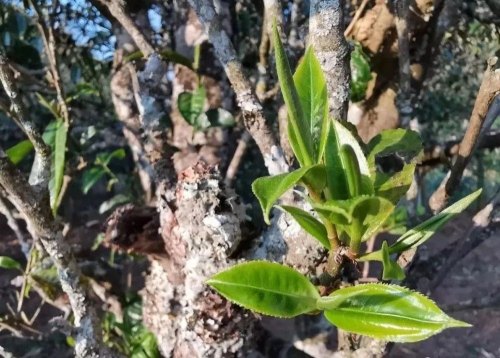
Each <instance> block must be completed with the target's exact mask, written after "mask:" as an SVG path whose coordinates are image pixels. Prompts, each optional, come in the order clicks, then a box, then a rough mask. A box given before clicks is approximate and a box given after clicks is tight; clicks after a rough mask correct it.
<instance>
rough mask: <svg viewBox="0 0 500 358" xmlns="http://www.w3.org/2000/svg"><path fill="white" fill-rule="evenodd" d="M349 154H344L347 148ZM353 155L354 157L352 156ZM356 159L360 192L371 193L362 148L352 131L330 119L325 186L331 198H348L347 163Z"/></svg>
mask: <svg viewBox="0 0 500 358" xmlns="http://www.w3.org/2000/svg"><path fill="white" fill-rule="evenodd" d="M346 147H350V148H351V149H352V151H351V150H348V151H349V153H350V154H351V155H349V156H348V155H346V153H347V150H346V149H342V148H346ZM354 157H355V158H354ZM353 160H356V161H357V166H358V167H359V173H360V180H359V181H360V184H359V192H360V194H372V193H373V184H372V182H371V180H370V170H369V169H368V163H367V161H366V158H365V155H364V154H363V150H362V149H361V147H360V145H359V143H358V141H357V140H356V138H355V137H354V136H353V135H352V133H351V132H350V131H349V130H348V129H347V128H346V127H344V126H343V125H342V124H341V123H340V122H338V121H332V123H331V128H330V131H329V133H328V139H327V144H326V149H325V166H326V174H327V186H328V190H329V194H330V198H331V199H335V200H345V199H349V198H350V196H349V173H350V171H349V165H351V166H352V164H351V163H352V162H353Z"/></svg>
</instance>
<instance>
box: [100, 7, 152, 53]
mask: <svg viewBox="0 0 500 358" xmlns="http://www.w3.org/2000/svg"><path fill="white" fill-rule="evenodd" d="M96 1H97V2H99V3H100V4H102V5H104V6H105V7H106V8H107V9H108V10H109V12H110V13H111V15H113V17H114V18H115V19H116V20H118V22H119V23H120V25H122V26H123V28H124V29H125V30H127V32H128V33H129V35H130V37H132V39H133V40H134V42H135V44H136V45H137V47H138V48H139V50H141V52H142V54H143V56H144V57H145V58H148V57H149V56H150V55H151V54H153V53H154V52H155V50H154V48H153V45H152V44H151V42H150V41H149V40H148V39H147V38H146V36H144V34H143V33H142V31H141V30H140V29H139V28H138V27H137V25H136V24H135V22H134V20H132V18H131V17H130V15H129V14H127V13H126V12H125V3H124V2H123V0H96Z"/></svg>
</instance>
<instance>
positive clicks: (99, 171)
mask: <svg viewBox="0 0 500 358" xmlns="http://www.w3.org/2000/svg"><path fill="white" fill-rule="evenodd" d="M105 174H106V172H105V171H104V169H103V168H101V167H92V168H90V169H89V170H86V171H85V172H84V173H83V176H82V191H83V193H84V194H87V193H88V192H89V190H90V189H91V188H92V187H93V186H94V185H95V184H96V183H97V182H98V181H99V179H101V178H102V177H103V176H104V175H105Z"/></svg>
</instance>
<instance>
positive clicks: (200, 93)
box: [177, 86, 206, 129]
mask: <svg viewBox="0 0 500 358" xmlns="http://www.w3.org/2000/svg"><path fill="white" fill-rule="evenodd" d="M205 99H206V91H205V88H204V87H203V86H200V87H198V88H197V89H196V90H195V91H193V92H182V93H181V94H180V95H179V97H178V98H177V106H178V108H179V112H180V113H181V115H182V117H184V119H185V120H186V122H188V123H189V124H190V125H192V126H193V127H195V128H196V129H199V128H198V127H197V124H198V123H197V119H198V117H199V116H200V115H201V114H202V113H203V112H204V111H203V109H204V107H205Z"/></svg>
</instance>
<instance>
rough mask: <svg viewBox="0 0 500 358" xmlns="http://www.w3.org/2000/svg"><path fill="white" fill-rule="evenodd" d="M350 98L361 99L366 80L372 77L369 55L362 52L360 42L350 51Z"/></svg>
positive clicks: (357, 100)
mask: <svg viewBox="0 0 500 358" xmlns="http://www.w3.org/2000/svg"><path fill="white" fill-rule="evenodd" d="M350 65H351V74H352V79H351V100H352V101H353V102H359V101H362V100H363V99H364V98H365V92H366V89H367V88H368V82H370V80H371V79H372V75H371V70H370V62H369V57H368V56H367V55H366V54H365V53H364V52H363V49H362V47H361V45H360V44H356V45H355V46H354V50H353V51H352V52H351V64H350Z"/></svg>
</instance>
